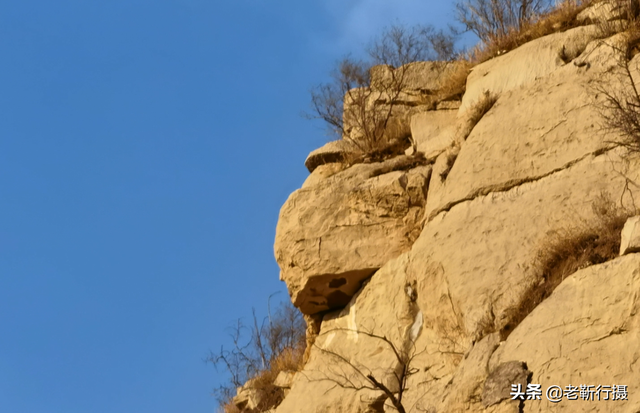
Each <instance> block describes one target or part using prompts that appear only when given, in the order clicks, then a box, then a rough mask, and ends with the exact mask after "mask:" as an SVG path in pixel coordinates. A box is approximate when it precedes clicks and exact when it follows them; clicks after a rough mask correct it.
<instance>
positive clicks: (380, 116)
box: [308, 26, 456, 155]
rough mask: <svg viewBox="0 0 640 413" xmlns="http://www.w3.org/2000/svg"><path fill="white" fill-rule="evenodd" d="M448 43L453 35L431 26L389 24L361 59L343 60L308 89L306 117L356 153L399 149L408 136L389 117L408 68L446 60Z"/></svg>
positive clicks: (451, 46) (449, 50)
mask: <svg viewBox="0 0 640 413" xmlns="http://www.w3.org/2000/svg"><path fill="white" fill-rule="evenodd" d="M454 44H455V37H454V35H453V34H448V33H445V32H443V31H438V30H435V29H434V28H433V27H431V26H414V27H410V28H407V27H404V26H392V27H391V28H389V29H387V30H385V31H384V32H383V33H382V34H381V35H380V36H379V37H378V38H377V39H375V40H374V41H373V42H372V43H371V45H370V46H369V48H368V49H367V54H368V59H367V60H356V59H353V58H350V57H347V58H344V59H343V60H342V61H340V62H339V63H338V65H337V67H336V69H335V70H334V71H333V72H332V74H331V77H332V81H331V82H329V83H326V84H323V85H320V86H318V87H316V88H315V89H313V90H312V91H311V102H312V113H311V114H310V115H308V117H310V118H314V119H321V120H323V121H324V122H325V123H326V124H327V126H328V129H329V131H330V132H331V133H332V134H333V135H335V136H336V137H337V138H343V139H345V140H346V141H347V142H348V143H349V144H350V146H352V147H353V150H354V152H357V153H359V154H361V155H362V154H365V155H368V154H371V153H374V152H385V151H388V150H389V148H392V149H393V147H396V146H398V147H399V146H401V145H398V143H397V141H398V140H402V139H406V138H407V137H408V135H409V133H408V131H407V128H406V126H407V125H402V124H401V122H400V123H399V122H398V119H397V117H396V116H394V115H395V112H396V110H395V109H396V107H397V105H398V98H399V97H400V96H401V94H402V93H403V92H405V91H406V89H407V81H408V70H409V66H408V64H409V63H413V62H418V61H425V60H439V61H451V60H452V59H453V58H454V56H455V54H456V51H455V46H454ZM443 65H444V63H443ZM374 66H377V67H376V68H375V71H376V72H375V75H374V73H373V70H372V69H373V68H374ZM443 68H444V66H443ZM396 152H399V153H400V152H402V151H400V150H397V151H396Z"/></svg>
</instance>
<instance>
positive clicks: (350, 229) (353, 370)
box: [275, 12, 640, 413]
mask: <svg viewBox="0 0 640 413" xmlns="http://www.w3.org/2000/svg"><path fill="white" fill-rule="evenodd" d="M594 13H595V12H594ZM585 19H586V18H585ZM589 19H591V17H589ZM595 29H596V28H595V26H584V27H578V28H575V29H571V30H568V31H566V32H563V33H556V34H552V35H549V36H546V37H543V38H540V39H537V40H534V41H532V42H530V43H528V44H525V45H523V46H521V47H520V48H518V49H515V50H513V51H510V52H509V53H507V54H505V55H501V56H499V57H496V58H494V59H492V60H490V61H488V62H485V63H483V64H481V65H478V66H477V67H476V68H474V70H473V72H472V73H471V75H470V76H469V79H468V83H467V92H466V94H465V96H464V98H463V100H462V104H461V105H460V107H459V108H457V109H456V108H452V109H443V110H429V111H422V112H420V113H413V114H412V118H411V122H410V126H411V128H410V129H411V135H412V139H413V140H414V142H416V146H417V149H418V152H419V154H417V155H415V156H414V157H411V156H406V155H403V156H397V157H394V158H392V159H389V160H386V161H384V162H379V163H367V164H357V165H352V166H349V167H347V166H344V165H341V164H339V163H335V162H334V163H325V164H322V165H320V166H317V167H316V168H315V169H314V171H313V172H312V173H311V175H310V176H309V179H308V180H307V182H305V184H304V185H303V187H302V188H301V189H300V190H298V191H296V192H294V193H293V194H292V195H291V196H290V197H289V199H288V200H287V202H286V203H285V205H284V206H283V208H282V211H281V214H280V220H279V223H278V228H277V233H276V244H275V251H276V258H277V261H278V264H279V265H280V268H281V279H282V280H284V281H285V282H286V283H287V286H288V288H289V292H290V294H291V297H292V300H293V302H294V304H295V305H296V306H298V307H299V308H300V309H301V311H303V312H304V313H305V314H314V316H313V317H314V318H313V320H317V321H314V323H316V324H314V326H315V327H314V328H316V330H315V333H314V335H313V339H310V340H309V345H310V347H309V349H308V353H309V360H308V362H307V363H306V365H305V366H304V369H303V370H302V371H301V372H299V373H298V374H296V375H295V376H294V378H293V383H292V384H291V389H290V391H289V393H288V394H287V396H286V398H285V400H284V401H283V402H282V404H281V405H280V406H279V407H278V408H277V409H276V411H277V413H294V412H301V411H306V412H307V411H308V412H323V413H342V412H350V413H351V412H363V413H364V412H368V413H373V412H393V411H397V410H396V409H395V408H394V407H393V406H392V403H391V401H392V400H391V398H390V397H389V395H388V394H385V392H384V391H383V390H382V389H383V387H381V386H377V385H375V383H380V384H382V385H383V386H384V388H386V389H389V391H390V392H391V393H393V394H394V395H396V396H399V395H400V394H401V395H402V404H403V406H405V408H406V411H407V412H429V413H434V412H438V413H458V412H485V413H509V412H512V413H516V412H549V411H551V412H552V411H565V412H587V411H589V412H624V413H627V412H628V413H637V412H638V411H640V363H639V362H638V360H640V350H639V349H640V331H639V328H640V321H639V319H638V315H637V313H638V309H639V308H638V307H639V305H640V304H639V301H638V297H639V296H640V254H638V253H637V251H638V249H635V248H636V247H628V246H627V245H636V246H637V241H634V240H635V239H636V238H637V234H635V233H636V232H637V231H635V227H636V226H637V218H636V220H635V221H633V220H632V221H630V223H629V224H628V228H627V229H625V231H623V234H622V235H621V236H622V239H623V241H622V248H621V253H623V254H626V255H623V256H620V257H618V258H615V259H613V260H611V261H608V262H604V263H601V264H597V265H594V264H593V263H591V262H585V263H583V265H581V267H580V269H579V270H578V271H577V272H575V273H573V274H570V275H567V276H566V277H563V279H562V280H560V281H561V282H560V285H559V286H558V287H557V288H556V289H555V291H553V293H552V294H551V295H550V296H549V297H547V298H546V299H544V300H543V301H542V302H540V303H536V304H537V305H536V306H535V308H533V309H532V310H531V309H528V310H526V311H527V312H526V313H525V314H522V312H523V311H525V310H524V309H526V308H528V307H526V305H528V304H527V303H529V301H528V300H530V294H531V291H532V289H534V288H536V287H537V286H540V285H544V283H546V282H547V278H546V277H547V275H546V273H544V272H543V270H542V269H541V265H540V256H541V252H542V251H545V249H546V248H548V247H549V245H550V240H551V239H555V238H554V236H555V235H557V234H562V233H570V230H572V229H575V228H585V227H593V226H594V225H595V224H594V223H595V220H596V212H595V210H596V209H597V208H594V206H595V205H597V203H598V202H599V200H602V199H604V198H607V199H610V200H611V201H612V202H614V204H615V205H616V208H619V209H620V211H625V213H628V215H637V212H638V206H640V205H636V201H635V200H637V199H640V157H638V156H633V154H629V152H628V151H627V149H625V148H624V147H621V146H619V145H616V142H617V141H619V139H621V137H620V136H619V135H618V134H616V132H615V131H611V130H606V129H603V128H602V122H601V114H602V113H603V112H602V111H603V110H606V109H603V108H604V106H603V97H602V93H599V90H601V89H598V88H599V87H600V88H601V87H602V86H603V85H606V86H605V87H607V88H610V89H609V90H624V87H625V86H624V85H623V83H620V81H619V75H620V70H619V65H618V62H619V61H620V60H619V59H620V57H621V53H623V51H622V50H621V48H620V47H619V46H620V45H623V44H624V42H625V39H624V37H623V36H621V35H616V36H613V37H612V38H610V39H607V40H608V41H607V42H602V41H601V40H599V39H597V35H596V32H595ZM638 61H640V58H639V57H635V58H634V59H633V60H632V66H633V67H636V66H637V64H638ZM632 71H634V73H635V69H633V70H632ZM379 76H384V71H382V69H381V73H380V74H379ZM636 80H637V79H636ZM603 82H608V83H603ZM485 91H489V92H490V93H493V94H495V96H497V101H496V102H495V104H494V105H493V106H492V107H491V108H490V109H489V110H488V112H486V113H485V114H484V116H482V117H481V119H479V121H478V122H477V123H473V124H470V123H469V119H470V117H469V116H470V114H471V113H472V110H473V105H474V103H475V102H477V101H478V99H479V98H480V97H481V96H482V95H483V94H484V92H485ZM417 157H421V159H422V160H423V161H421V162H420V163H417V162H412V161H411V159H416V158H417ZM425 162H426V164H425ZM625 234H626V235H625ZM625 240H628V242H627V241H625ZM616 251H617V250H616ZM318 328H319V331H318ZM518 384H519V385H521V387H522V388H523V389H526V388H527V385H531V384H539V385H540V386H541V388H542V391H543V393H542V398H541V400H522V401H520V400H511V397H510V396H511V392H512V388H511V385H518ZM553 385H558V386H561V387H562V388H566V386H569V385H572V386H579V385H585V386H589V385H593V386H594V388H593V389H592V390H593V393H592V394H591V396H589V397H591V398H592V399H593V398H595V397H596V396H595V386H597V385H601V386H613V385H616V386H618V385H627V386H628V395H627V399H628V400H616V401H598V400H589V401H585V400H566V399H565V400H562V401H561V402H559V403H552V402H550V401H549V400H548V398H547V397H546V393H545V392H546V390H547V389H548V388H549V387H550V386H553ZM586 391H587V393H588V391H589V388H588V387H587V390H586ZM599 391H600V392H601V393H602V392H603V391H604V390H603V389H602V387H601V388H600V390H599ZM602 394H604V393H602Z"/></svg>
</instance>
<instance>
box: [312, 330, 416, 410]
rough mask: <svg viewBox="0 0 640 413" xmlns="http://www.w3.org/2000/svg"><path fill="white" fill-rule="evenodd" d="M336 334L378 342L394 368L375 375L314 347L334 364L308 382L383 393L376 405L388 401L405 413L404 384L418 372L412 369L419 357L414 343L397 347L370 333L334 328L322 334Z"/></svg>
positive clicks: (357, 365) (347, 360)
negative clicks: (383, 347) (392, 361)
mask: <svg viewBox="0 0 640 413" xmlns="http://www.w3.org/2000/svg"><path fill="white" fill-rule="evenodd" d="M336 332H337V333H340V332H343V333H347V334H354V333H355V334H362V335H364V336H367V337H369V338H371V339H374V340H376V341H379V342H380V343H382V344H384V345H385V346H386V347H387V348H388V349H389V350H390V351H391V352H392V353H393V355H394V357H395V361H396V364H397V367H396V368H395V369H392V370H389V371H385V372H383V373H378V374H376V373H374V372H373V370H372V368H371V367H369V366H365V365H363V364H361V363H358V362H357V361H355V360H352V359H350V358H349V357H347V356H345V355H344V354H341V353H340V352H338V351H335V350H331V349H329V348H325V347H321V346H319V345H317V344H314V347H316V348H317V349H318V350H320V351H321V352H322V353H323V354H325V355H327V356H329V357H330V358H331V359H333V360H334V363H333V365H332V366H331V367H329V372H328V373H323V375H322V377H321V378H319V379H318V378H315V379H311V380H312V381H329V382H331V383H333V384H334V385H335V386H337V387H340V388H343V389H351V390H354V391H356V392H359V391H362V390H374V391H380V392H382V393H383V396H382V397H381V399H380V400H378V403H380V404H383V403H384V402H385V400H387V401H389V402H390V403H391V405H392V406H393V408H395V409H396V410H397V411H398V412H399V413H406V412H407V411H408V410H407V409H406V408H405V406H404V405H403V396H404V394H405V392H406V391H407V383H408V380H409V377H410V376H412V375H413V374H416V373H417V372H418V371H419V370H418V369H417V368H415V367H414V366H412V363H413V361H414V359H415V358H416V356H418V355H419V354H420V353H419V352H417V351H416V347H415V343H414V342H413V341H411V340H409V343H408V345H406V344H405V345H397V344H396V343H394V342H393V341H392V340H390V339H389V338H387V337H386V336H383V335H379V334H375V333H373V332H371V331H365V330H358V329H347V328H334V329H331V330H328V331H326V332H323V333H322V334H321V335H326V334H333V333H336Z"/></svg>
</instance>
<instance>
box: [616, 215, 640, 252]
mask: <svg viewBox="0 0 640 413" xmlns="http://www.w3.org/2000/svg"><path fill="white" fill-rule="evenodd" d="M638 224H640V216H635V217H632V218H629V219H628V220H627V222H626V223H625V224H624V228H623V229H622V240H621V242H620V255H626V254H630V253H633V252H640V225H638Z"/></svg>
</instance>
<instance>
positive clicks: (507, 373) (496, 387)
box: [482, 346, 531, 407]
mask: <svg viewBox="0 0 640 413" xmlns="http://www.w3.org/2000/svg"><path fill="white" fill-rule="evenodd" d="M496 347H497V346H496ZM494 350H495V348H494ZM530 374H531V372H530V371H529V370H527V366H526V365H525V364H524V363H523V362H521V361H507V362H505V363H502V364H500V365H498V366H497V367H496V368H495V369H493V371H492V372H491V373H490V374H489V376H488V377H486V376H485V377H486V380H485V381H484V390H483V391H482V404H483V405H484V407H489V406H493V405H494V404H498V403H500V402H501V401H503V400H512V399H513V396H512V393H511V392H512V388H511V385H520V390H522V391H526V389H527V384H528V382H529V375H530ZM483 378H484V377H483Z"/></svg>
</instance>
